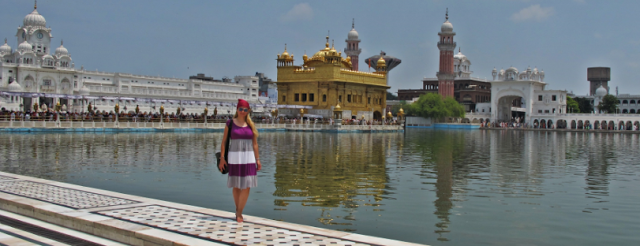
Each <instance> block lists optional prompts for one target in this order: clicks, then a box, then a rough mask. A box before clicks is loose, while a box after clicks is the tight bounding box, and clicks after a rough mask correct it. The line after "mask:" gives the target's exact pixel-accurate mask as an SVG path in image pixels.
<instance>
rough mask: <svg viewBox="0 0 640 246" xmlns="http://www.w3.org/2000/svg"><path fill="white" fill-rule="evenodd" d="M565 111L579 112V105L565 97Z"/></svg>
mask: <svg viewBox="0 0 640 246" xmlns="http://www.w3.org/2000/svg"><path fill="white" fill-rule="evenodd" d="M567 113H580V105H578V102H577V101H576V100H573V98H571V97H567Z"/></svg>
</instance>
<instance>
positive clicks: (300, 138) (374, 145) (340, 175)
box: [269, 133, 402, 224]
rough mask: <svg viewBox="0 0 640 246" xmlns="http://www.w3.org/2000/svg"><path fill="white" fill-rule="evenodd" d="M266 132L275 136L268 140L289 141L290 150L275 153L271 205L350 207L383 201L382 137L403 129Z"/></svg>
mask: <svg viewBox="0 0 640 246" xmlns="http://www.w3.org/2000/svg"><path fill="white" fill-rule="evenodd" d="M271 137H275V138H277V139H272V140H269V142H271V143H273V144H277V145H281V144H282V145H287V146H291V151H288V152H286V153H285V152H279V153H275V159H276V160H275V165H276V171H275V174H274V178H275V180H274V184H275V186H276V187H275V188H276V190H275V192H274V194H273V195H274V196H276V197H278V198H277V199H276V200H275V201H274V203H275V204H276V206H281V207H287V206H289V204H290V203H300V204H301V205H302V206H315V207H322V208H324V209H329V210H330V209H331V208H337V207H342V208H346V209H347V210H348V211H355V209H356V208H358V207H359V206H373V207H377V206H381V205H382V204H380V202H381V201H382V200H383V199H384V198H385V194H388V189H387V188H388V187H387V184H388V180H389V177H388V175H387V172H386V168H387V167H386V161H385V159H386V158H385V156H386V154H387V152H388V151H390V150H389V149H387V148H386V147H387V146H389V145H388V144H385V143H387V142H389V141H396V139H398V138H402V135H400V134H397V133H390V134H386V133H381V134H335V135H334V134H321V133H291V134H286V135H284V134H281V135H272V136H271ZM394 151H395V150H394ZM334 213H338V211H337V210H336V211H334ZM345 217H349V215H347V216H345ZM332 219H333V218H332V217H331V214H329V213H327V212H323V213H322V215H321V218H320V219H319V220H320V221H321V222H322V223H325V224H337V223H338V222H336V221H335V220H332ZM345 219H350V218H345Z"/></svg>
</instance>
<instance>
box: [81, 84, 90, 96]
mask: <svg viewBox="0 0 640 246" xmlns="http://www.w3.org/2000/svg"><path fill="white" fill-rule="evenodd" d="M90 92H91V90H89V88H87V87H86V86H84V85H82V88H80V95H83V96H88V95H89V93H90Z"/></svg>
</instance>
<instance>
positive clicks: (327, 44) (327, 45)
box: [325, 31, 329, 48]
mask: <svg viewBox="0 0 640 246" xmlns="http://www.w3.org/2000/svg"><path fill="white" fill-rule="evenodd" d="M325 46H326V47H327V48H329V31H327V43H326V44H325Z"/></svg>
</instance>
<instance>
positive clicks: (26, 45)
mask: <svg viewBox="0 0 640 246" xmlns="http://www.w3.org/2000/svg"><path fill="white" fill-rule="evenodd" d="M32 49H33V47H32V46H31V44H29V42H27V40H25V41H23V42H22V43H20V45H18V50H20V51H27V50H32Z"/></svg>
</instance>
